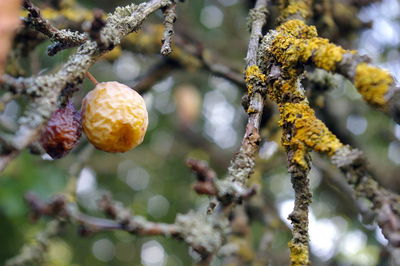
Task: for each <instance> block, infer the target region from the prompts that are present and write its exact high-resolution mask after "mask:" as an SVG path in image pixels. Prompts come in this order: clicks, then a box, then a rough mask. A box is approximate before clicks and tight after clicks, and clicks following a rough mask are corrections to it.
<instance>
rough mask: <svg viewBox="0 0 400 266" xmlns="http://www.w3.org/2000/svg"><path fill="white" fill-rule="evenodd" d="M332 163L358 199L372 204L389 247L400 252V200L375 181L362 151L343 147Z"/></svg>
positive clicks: (332, 158)
mask: <svg viewBox="0 0 400 266" xmlns="http://www.w3.org/2000/svg"><path fill="white" fill-rule="evenodd" d="M331 161H332V163H333V164H334V165H335V166H336V167H338V168H339V169H340V170H341V171H342V172H343V174H344V176H345V178H346V181H347V183H348V184H349V185H351V186H352V187H353V189H354V192H355V195H356V197H357V198H364V199H367V200H368V201H369V202H371V203H372V206H371V209H372V211H373V212H374V213H375V215H376V221H377V223H378V225H379V227H380V228H381V229H382V233H383V234H384V236H385V237H386V239H387V240H388V241H389V245H390V246H392V247H394V248H400V196H399V195H397V194H394V193H392V192H390V191H388V190H386V189H384V188H382V187H381V186H380V185H379V184H378V183H377V182H376V181H375V180H374V178H373V177H372V175H371V173H370V172H369V170H368V167H367V163H366V161H365V158H364V156H363V154H362V152H360V151H359V150H357V149H352V148H351V147H349V146H343V147H342V148H340V149H339V150H337V151H336V153H335V154H334V155H333V156H331Z"/></svg>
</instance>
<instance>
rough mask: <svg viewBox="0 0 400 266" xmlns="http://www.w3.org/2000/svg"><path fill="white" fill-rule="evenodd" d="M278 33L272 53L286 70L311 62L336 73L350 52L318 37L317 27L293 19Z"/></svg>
mask: <svg viewBox="0 0 400 266" xmlns="http://www.w3.org/2000/svg"><path fill="white" fill-rule="evenodd" d="M277 33H278V34H277V35H276V37H275V38H274V41H273V43H272V46H271V48H270V52H271V53H272V54H273V55H274V57H275V58H276V60H277V61H278V62H279V63H281V64H282V65H283V67H284V68H285V69H286V70H290V69H294V68H296V67H297V66H298V64H299V63H307V62H310V61H311V62H312V63H314V65H315V66H317V67H319V68H322V69H325V70H327V71H334V70H335V69H336V65H337V63H339V62H340V61H341V60H342V58H343V54H345V53H348V52H349V51H347V50H345V49H343V48H342V47H340V46H337V45H334V44H331V43H329V41H328V40H327V39H324V38H319V37H317V31H316V29H315V27H314V26H307V25H306V24H305V23H304V22H303V21H301V20H296V19H293V20H289V21H287V22H285V23H283V24H282V25H281V26H280V27H278V28H277ZM289 73H291V71H289ZM291 74H295V73H291Z"/></svg>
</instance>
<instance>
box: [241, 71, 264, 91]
mask: <svg viewBox="0 0 400 266" xmlns="http://www.w3.org/2000/svg"><path fill="white" fill-rule="evenodd" d="M245 81H246V86H247V91H248V94H252V93H253V90H254V85H255V84H265V82H266V81H267V77H266V76H265V74H263V73H262V72H261V70H260V69H259V68H258V66H256V65H252V66H249V67H247V68H246V71H245Z"/></svg>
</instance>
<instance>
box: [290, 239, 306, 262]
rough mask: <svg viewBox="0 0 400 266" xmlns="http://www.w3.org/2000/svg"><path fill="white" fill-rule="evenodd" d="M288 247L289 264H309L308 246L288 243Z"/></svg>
mask: <svg viewBox="0 0 400 266" xmlns="http://www.w3.org/2000/svg"><path fill="white" fill-rule="evenodd" d="M288 246H289V249H290V265H292V266H304V265H310V261H309V252H308V247H307V246H306V245H303V244H293V242H292V241H289V243H288Z"/></svg>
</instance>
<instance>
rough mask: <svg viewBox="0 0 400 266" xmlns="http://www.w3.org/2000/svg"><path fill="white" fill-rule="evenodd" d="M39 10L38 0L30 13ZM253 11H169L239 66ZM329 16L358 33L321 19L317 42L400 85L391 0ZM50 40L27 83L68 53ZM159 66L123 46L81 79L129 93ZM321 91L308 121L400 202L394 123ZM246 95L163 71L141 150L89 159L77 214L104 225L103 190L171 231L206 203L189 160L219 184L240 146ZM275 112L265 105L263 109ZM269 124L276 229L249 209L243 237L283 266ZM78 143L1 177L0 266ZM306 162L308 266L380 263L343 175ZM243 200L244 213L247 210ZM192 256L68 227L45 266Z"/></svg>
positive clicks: (170, 261) (182, 248)
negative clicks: (205, 167) (325, 130)
mask: <svg viewBox="0 0 400 266" xmlns="http://www.w3.org/2000/svg"><path fill="white" fill-rule="evenodd" d="M44 2H45V1H35V3H37V4H38V5H40V4H43V3H44ZM78 2H79V3H80V4H81V5H82V6H85V7H87V8H89V9H92V8H95V7H97V8H101V9H103V10H105V11H107V12H108V11H112V10H113V9H114V8H115V7H116V6H118V5H124V4H127V3H130V2H132V1H128V0H124V1H106V0H102V1H89V0H79V1H78ZM134 2H139V1H134ZM250 2H251V1H244V0H208V1H202V0H201V1H200V0H187V1H186V2H185V3H181V4H178V21H177V23H176V31H177V32H178V34H179V33H181V32H184V33H185V34H187V35H189V36H191V37H192V38H193V39H196V40H197V41H199V42H201V43H202V44H203V45H204V47H206V48H209V49H210V50H211V51H212V52H213V56H215V57H217V58H219V59H220V61H222V62H226V64H227V65H229V66H231V67H232V68H235V69H237V70H238V71H242V69H243V67H244V60H243V58H244V57H245V54H246V47H247V42H248V36H249V33H248V28H247V24H246V16H247V13H248V8H249V6H251V3H250ZM317 2H323V1H317ZM331 2H341V1H331ZM338 8H339V7H338ZM337 12H343V14H346V12H353V13H351V14H350V15H351V16H353V17H354V18H356V19H357V21H358V22H359V24H357V25H356V26H354V25H353V24H351V25H350V23H349V24H347V23H348V22H346V21H340V19H338V21H336V29H334V30H332V28H330V27H329V25H330V24H329V23H328V22H329V21H328V19H326V18H324V16H320V17H318V14H317V15H315V21H316V25H317V26H318V29H319V31H320V34H321V35H323V36H327V37H330V38H331V39H332V40H333V41H334V42H335V43H339V44H341V45H343V46H345V47H346V48H351V49H358V50H359V51H360V53H362V54H367V55H368V56H370V57H371V58H372V59H373V62H374V63H376V64H377V65H379V66H381V67H383V68H386V69H388V70H389V71H390V72H391V73H392V74H393V75H394V76H395V77H396V78H397V80H399V78H400V2H399V1H398V0H383V1H380V2H377V3H373V4H371V5H369V6H367V7H363V8H360V9H358V8H357V9H356V8H355V9H354V10H350V11H349V10H343V11H337ZM275 13H276V12H275ZM347 15H348V14H347ZM274 16H275V14H274V11H273V12H272V15H271V17H272V18H271V19H270V25H269V27H274V25H275V23H276V22H275V21H274V20H273V18H274ZM343 17H344V18H343V19H345V18H346V16H345V15H343ZM161 21H162V14H161V12H158V13H157V14H155V15H153V16H152V17H151V19H150V20H148V21H146V23H145V24H151V23H160V22H161ZM353 26H354V27H353ZM48 45H49V42H44V43H42V44H40V45H39V46H38V47H37V48H36V49H35V50H34V51H33V53H32V54H31V55H30V56H29V57H27V58H25V59H24V60H25V61H24V64H23V65H24V67H25V68H26V71H27V73H28V74H38V73H48V72H51V71H52V70H53V69H55V68H57V66H59V65H60V64H62V63H63V62H65V61H66V60H67V58H68V55H69V54H70V53H71V52H72V51H71V50H67V51H63V52H60V53H59V54H57V55H56V56H54V57H49V56H47V55H46V52H45V51H46V48H47V46H48ZM160 57H161V55H145V54H140V53H134V52H132V51H127V50H126V51H125V50H124V51H122V55H121V56H120V57H118V58H117V59H116V60H114V61H107V60H101V61H99V62H98V63H96V64H95V65H94V66H93V67H92V69H91V70H90V71H91V73H92V74H93V75H94V76H95V77H96V78H97V79H98V80H99V81H111V80H117V81H119V82H122V83H125V84H129V85H132V86H134V83H135V79H136V78H137V77H138V76H140V75H142V74H143V73H145V72H146V71H147V70H148V69H149V68H150V67H151V66H152V65H153V64H154V63H155V62H157V61H158V60H159V59H160ZM310 72H312V71H311V70H310ZM314 74H317V73H314ZM310 75H312V74H310ZM330 82H331V85H332V87H333V88H332V89H330V90H329V91H318V90H317V91H316V92H311V91H310V92H308V93H309V96H310V99H313V100H312V103H313V104H314V106H315V108H316V109H317V111H318V112H317V115H318V116H319V117H320V118H321V119H322V120H324V121H325V122H327V124H328V125H329V127H330V128H331V129H332V130H333V131H334V132H335V133H337V135H338V136H340V137H341V139H343V140H344V142H346V143H351V144H352V145H354V146H355V147H358V148H360V149H362V150H363V151H364V152H365V154H366V157H367V158H368V160H369V162H370V167H371V169H373V172H374V173H375V174H376V177H377V179H378V180H379V182H380V183H381V184H383V185H384V186H385V187H387V188H390V189H392V190H393V191H396V192H398V193H400V127H399V126H398V125H395V124H394V122H392V121H391V119H389V118H388V117H386V116H385V115H383V114H382V113H380V112H377V111H375V110H373V109H371V108H370V107H369V106H367V105H366V104H365V103H364V102H363V101H362V99H361V98H360V95H358V94H357V92H356V91H355V90H354V88H353V87H352V85H351V83H350V82H348V81H346V80H345V79H343V78H341V77H340V76H331V80H330ZM92 88H93V85H92V84H90V82H88V81H85V82H84V83H83V85H82V86H81V87H80V89H81V90H80V91H79V92H78V93H77V94H76V96H75V97H74V102H75V105H76V107H77V108H79V107H80V101H81V99H82V97H83V96H84V95H85V94H86V93H87V91H89V90H90V89H92ZM322 92H324V93H322ZM243 93H244V92H243V90H242V89H241V88H239V87H238V86H236V85H235V84H233V83H231V82H229V81H227V80H225V79H223V78H220V77H215V76H213V75H211V74H210V73H208V72H206V71H188V70H176V71H173V72H172V73H171V75H169V76H168V77H166V78H164V79H163V80H161V81H160V82H158V83H157V84H156V85H154V86H153V87H152V88H151V90H149V91H148V92H147V93H145V94H144V98H145V100H146V104H147V108H148V111H149V121H150V123H149V129H148V131H147V135H146V137H145V140H144V143H143V144H142V145H141V146H139V147H137V148H136V149H134V150H132V151H130V152H127V153H124V154H108V153H105V152H102V151H98V150H95V151H94V153H93V155H92V156H91V157H90V158H89V160H88V162H87V163H86V164H85V167H84V168H83V169H82V171H81V172H80V174H79V181H78V187H77V195H78V198H79V204H80V206H81V208H82V211H84V212H86V213H89V214H92V215H95V216H99V217H101V216H102V214H101V213H100V212H99V211H98V208H97V201H98V199H99V198H100V197H101V196H102V195H104V194H108V193H112V195H113V197H114V199H116V200H118V201H121V202H123V203H124V204H125V205H126V206H128V207H129V208H130V209H131V210H132V212H133V213H135V214H137V215H143V216H145V217H146V218H148V219H149V220H151V221H162V222H173V221H174V219H175V216H176V214H177V213H185V212H188V211H189V210H191V209H201V208H205V206H206V204H207V203H208V198H207V197H204V196H198V195H197V194H196V193H195V192H193V191H192V190H191V184H192V183H193V181H194V177H193V175H192V174H191V172H190V170H189V169H188V168H187V167H186V165H185V159H186V158H188V157H195V158H199V159H203V160H206V161H208V162H209V164H210V166H212V167H213V168H214V169H215V170H216V171H217V173H218V175H219V177H223V176H224V174H225V173H226V169H227V166H228V164H229V161H230V159H231V158H232V156H233V155H234V153H235V151H237V149H238V147H239V144H240V140H241V137H242V135H243V130H244V126H245V122H246V115H245V112H244V111H243V108H242V107H241V97H242V95H243ZM321 102H322V103H321ZM23 108H24V100H23V99H22V100H18V101H13V102H10V103H9V104H8V105H7V106H6V108H5V111H4V112H3V113H2V114H1V115H0V119H1V120H2V121H3V123H10V124H12V123H14V122H15V121H16V119H17V118H18V116H19V115H20V114H21V112H22V111H23ZM274 113H275V114H276V111H274V107H273V106H272V107H271V114H274ZM276 121H277V120H276V115H272V118H270V119H269V122H268V123H267V124H266V129H265V130H263V137H264V138H263V142H262V144H261V149H260V153H259V158H258V159H257V163H258V167H257V169H256V172H255V174H254V178H255V179H256V180H257V182H259V183H261V184H262V189H261V191H260V193H259V195H258V196H256V197H257V199H258V200H259V199H261V200H262V201H263V202H265V203H264V204H265V205H266V206H268V208H267V210H268V211H265V213H264V214H263V215H265V216H266V217H271V219H276V221H275V224H277V226H276V227H275V228H273V230H272V229H271V228H265V227H264V226H263V224H262V222H260V221H259V220H258V219H257V217H252V216H251V213H250V218H251V220H250V221H251V223H250V228H251V232H252V238H251V243H252V245H253V246H254V248H255V250H257V248H259V247H260V245H261V246H262V244H263V243H264V242H265V241H267V244H268V245H267V249H268V250H269V252H268V254H270V258H271V260H272V261H271V262H272V265H285V264H286V263H287V255H288V251H287V241H288V240H289V239H290V232H289V230H288V229H287V226H290V225H289V224H288V221H287V219H286V217H287V215H288V214H289V213H290V211H291V209H292V206H293V198H294V195H293V191H292V188H291V183H290V177H289V175H288V174H287V170H286V162H285V154H284V152H283V150H282V148H281V147H280V144H279V138H280V132H279V129H278V128H277V125H276ZM87 145H89V144H88V143H87V140H86V139H85V138H83V139H82V140H81V142H80V145H79V146H78V147H77V148H76V149H75V150H74V151H73V152H72V153H71V154H70V155H68V156H67V157H65V158H63V159H61V160H57V161H53V160H51V159H50V158H49V156H47V155H43V156H35V155H32V154H30V153H29V152H28V151H25V152H24V153H23V154H22V155H21V156H20V157H18V159H16V160H15V161H13V162H12V164H10V165H9V167H8V168H7V169H6V171H5V172H4V173H3V174H2V175H1V176H0V239H1V240H2V244H1V248H0V264H2V262H4V261H5V260H6V259H8V258H10V257H12V256H14V255H16V254H17V253H18V251H19V249H20V248H21V247H22V245H23V244H24V243H27V242H28V243H29V242H31V241H32V239H33V238H34V236H35V235H36V234H37V233H39V232H40V231H41V230H42V229H43V227H44V226H45V224H46V223H47V222H48V221H49V220H48V219H47V218H42V219H41V220H39V221H38V222H37V223H31V222H29V219H28V211H29V210H28V208H27V206H26V205H25V203H24V201H23V195H24V194H25V193H26V192H27V191H33V192H35V193H36V194H38V195H40V197H41V198H43V199H48V198H50V197H51V196H53V195H55V194H57V193H58V192H60V191H62V190H63V189H64V187H65V184H66V182H67V180H68V172H69V169H70V166H71V165H72V164H73V163H74V162H75V161H76V160H77V155H78V154H79V152H80V151H82V150H83V149H84V148H85V147H86V146H87ZM313 157H314V158H315V161H316V163H315V165H314V167H313V169H312V171H311V174H310V178H311V187H312V192H313V203H312V205H311V214H310V240H311V242H310V243H311V252H312V256H313V261H314V265H365V266H367V265H387V256H386V254H387V251H386V249H385V244H386V242H387V241H386V240H385V239H384V237H383V236H382V234H381V232H380V230H379V228H378V227H377V226H376V224H374V223H370V221H366V220H363V219H361V216H360V215H359V214H358V209H363V208H365V204H366V203H365V202H356V201H355V200H354V199H352V198H351V197H350V196H349V194H348V193H347V192H346V186H345V184H343V181H342V179H341V176H340V174H339V173H338V172H337V171H336V170H335V169H332V168H331V167H330V166H329V165H328V164H327V163H326V162H325V161H324V159H323V158H321V157H318V156H317V155H316V154H314V156H313ZM249 204H250V209H251V204H252V203H251V202H250V203H249ZM273 213H276V214H278V216H274V215H273ZM253 218H254V219H253ZM278 218H280V219H278ZM195 257H196V254H194V253H193V252H192V251H191V250H190V249H188V247H187V246H186V245H185V244H184V243H181V242H179V241H176V240H173V239H165V238H162V237H136V236H134V235H130V234H128V233H125V232H107V233H99V234H96V235H93V236H90V237H81V236H79V235H78V234H77V228H76V226H73V225H71V226H68V227H67V228H66V230H65V232H63V233H62V234H61V235H60V236H59V237H57V238H54V239H53V240H52V242H51V245H50V248H49V251H48V263H47V264H46V265H59V266H64V265H93V266H96V265H99V266H100V265H151V266H155V265H171V266H172V265H174V266H175V265H190V264H191V263H192V261H193V258H195ZM222 264H223V260H221V259H218V258H216V259H215V260H214V261H213V265H222Z"/></svg>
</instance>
